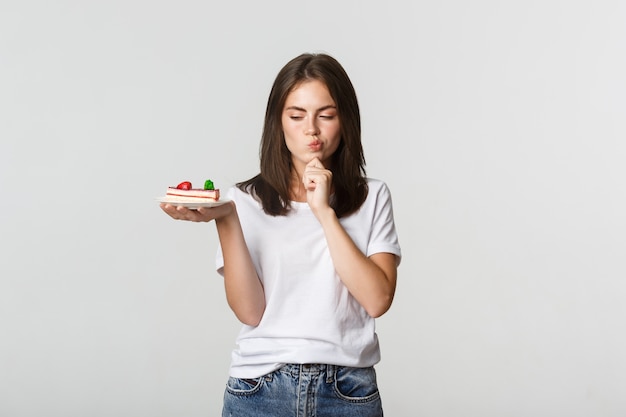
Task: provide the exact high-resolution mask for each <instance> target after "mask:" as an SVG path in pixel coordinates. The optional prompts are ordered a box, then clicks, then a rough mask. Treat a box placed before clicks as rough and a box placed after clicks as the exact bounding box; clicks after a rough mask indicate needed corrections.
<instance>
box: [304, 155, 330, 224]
mask: <svg viewBox="0 0 626 417" xmlns="http://www.w3.org/2000/svg"><path fill="white" fill-rule="evenodd" d="M302 183H303V184H304V188H305V190H306V201H307V203H309V206H310V207H311V209H312V210H313V213H316V212H317V211H318V210H320V209H324V208H328V207H330V202H329V200H330V193H331V189H332V183H333V173H332V172H331V171H330V170H328V169H326V168H325V167H324V165H323V164H322V161H320V160H319V159H318V158H314V159H313V160H311V162H309V163H308V164H307V165H306V167H305V168H304V175H303V176H302Z"/></svg>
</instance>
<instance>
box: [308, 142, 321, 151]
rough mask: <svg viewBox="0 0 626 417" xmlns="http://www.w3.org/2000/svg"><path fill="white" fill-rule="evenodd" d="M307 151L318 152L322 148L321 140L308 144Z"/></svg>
mask: <svg viewBox="0 0 626 417" xmlns="http://www.w3.org/2000/svg"><path fill="white" fill-rule="evenodd" d="M308 146H309V149H311V150H314V151H319V150H320V149H321V148H322V141H321V140H314V141H311V142H309V145H308Z"/></svg>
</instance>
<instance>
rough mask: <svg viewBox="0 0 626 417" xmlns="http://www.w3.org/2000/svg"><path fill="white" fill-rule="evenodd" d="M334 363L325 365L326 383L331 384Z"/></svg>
mask: <svg viewBox="0 0 626 417" xmlns="http://www.w3.org/2000/svg"><path fill="white" fill-rule="evenodd" d="M335 369H336V368H335V365H326V383H327V384H332V382H333V381H334V380H335Z"/></svg>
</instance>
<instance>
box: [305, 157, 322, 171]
mask: <svg viewBox="0 0 626 417" xmlns="http://www.w3.org/2000/svg"><path fill="white" fill-rule="evenodd" d="M306 166H307V167H315V168H322V169H324V164H322V161H320V159H319V158H317V157H316V158H313V159H311V160H310V161H309V163H308V164H306Z"/></svg>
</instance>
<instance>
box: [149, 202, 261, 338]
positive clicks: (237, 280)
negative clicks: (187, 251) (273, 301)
mask: <svg viewBox="0 0 626 417" xmlns="http://www.w3.org/2000/svg"><path fill="white" fill-rule="evenodd" d="M161 208H162V209H163V211H165V212H166V213H167V214H169V215H170V216H171V217H172V218H174V219H178V220H188V221H194V222H209V221H211V220H215V226H216V228H217V234H218V236H219V239H220V245H221V247H222V253H223V256H224V288H225V290H226V300H227V301H228V305H229V306H230V308H231V309H232V310H233V312H234V313H235V316H237V318H238V319H239V320H240V321H241V322H242V323H244V324H247V325H250V326H256V325H258V324H259V322H260V321H261V317H262V316H263V312H264V310H265V294H264V292H263V285H262V284H261V281H260V279H259V276H258V275H257V272H256V268H255V267H254V264H253V263H252V258H251V257H250V252H249V251H248V246H247V245H246V242H245V240H244V237H243V231H242V229H241V223H240V222H239V216H238V215H237V209H236V207H235V203H234V202H229V203H227V204H224V205H221V206H218V207H213V208H204V207H201V208H199V209H198V210H189V209H187V208H185V207H176V206H173V205H169V204H161Z"/></svg>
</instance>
